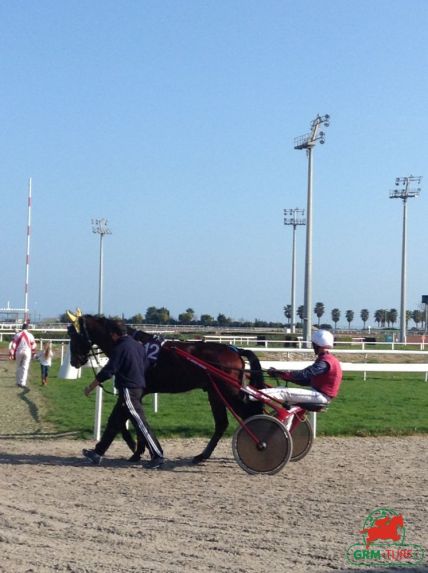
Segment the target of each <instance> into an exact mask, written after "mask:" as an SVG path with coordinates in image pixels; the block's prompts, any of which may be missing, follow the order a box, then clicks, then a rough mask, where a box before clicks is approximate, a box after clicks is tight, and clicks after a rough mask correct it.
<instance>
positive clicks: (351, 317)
mask: <svg viewBox="0 0 428 573" xmlns="http://www.w3.org/2000/svg"><path fill="white" fill-rule="evenodd" d="M345 316H346V320H347V322H348V324H349V330H351V322H352V321H353V320H354V311H353V310H347V311H346V314H345Z"/></svg>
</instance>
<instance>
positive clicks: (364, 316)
mask: <svg viewBox="0 0 428 573" xmlns="http://www.w3.org/2000/svg"><path fill="white" fill-rule="evenodd" d="M369 316H370V314H369V311H368V310H367V309H366V308H363V309H362V311H361V312H360V317H361V320H362V321H363V325H364V326H363V328H364V330H365V329H366V322H367V321H368V319H369Z"/></svg>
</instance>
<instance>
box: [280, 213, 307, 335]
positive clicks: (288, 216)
mask: <svg viewBox="0 0 428 573" xmlns="http://www.w3.org/2000/svg"><path fill="white" fill-rule="evenodd" d="M304 214H305V210H304V209H297V208H296V209H284V225H291V226H292V227H293V248H292V256H291V317H290V323H291V324H290V326H291V332H292V333H293V334H294V333H295V332H296V227H297V226H298V225H306V220H305V219H303V216H304Z"/></svg>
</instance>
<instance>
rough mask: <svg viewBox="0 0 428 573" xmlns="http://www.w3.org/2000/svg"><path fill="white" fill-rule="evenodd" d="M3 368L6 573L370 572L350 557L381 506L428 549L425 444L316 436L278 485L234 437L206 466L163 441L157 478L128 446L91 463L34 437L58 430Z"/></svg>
mask: <svg viewBox="0 0 428 573" xmlns="http://www.w3.org/2000/svg"><path fill="white" fill-rule="evenodd" d="M0 367H1V372H0V391H1V392H2V401H1V402H0V572H1V573H54V572H60V573H62V572H64V573H65V572H68V573H70V572H71V573H100V572H102V573H145V572H156V573H178V572H180V573H181V572H183V571H186V572H187V571H194V572H198V573H199V572H201V573H203V572H209V571H212V572H215V573H226V572H233V573H235V572H236V573H280V572H281V573H283V572H287V573H288V572H289V573H323V572H326V571H340V572H345V571H348V570H350V571H359V572H362V571H366V569H364V568H352V569H351V568H350V566H349V565H348V564H347V561H346V559H345V554H346V551H347V549H348V547H349V546H350V545H352V544H354V543H361V541H362V536H361V535H360V534H359V530H360V529H361V527H362V524H363V523H364V520H365V518H366V517H367V515H368V514H369V513H370V512H371V511H373V510H374V509H376V508H378V507H388V508H392V509H395V510H396V511H399V512H401V513H402V514H403V516H404V519H405V526H406V542H408V543H413V544H419V545H422V546H424V547H425V550H427V549H428V515H427V509H426V508H427V507H428V499H427V497H428V472H427V453H426V452H427V446H428V436H416V437H406V438H379V439H376V438H364V439H362V438H351V439H349V438H348V439H337V438H318V439H316V441H315V443H314V446H313V449H312V451H311V452H310V453H309V455H308V456H307V457H306V458H304V459H303V460H302V461H300V462H297V463H289V464H288V465H287V466H286V467H285V468H284V469H283V470H282V471H281V472H280V473H279V474H277V475H275V476H250V475H248V474H246V473H245V472H243V471H242V470H241V469H240V467H239V466H238V465H237V464H236V462H235V461H234V459H233V456H232V451H231V444H230V440H228V439H227V440H224V441H223V442H222V443H221V445H220V446H219V448H218V449H217V450H216V451H215V455H214V456H213V459H212V460H210V461H209V462H207V463H205V464H203V465H201V466H194V465H192V464H191V463H190V460H191V457H192V456H193V455H194V454H196V453H199V452H200V451H201V450H202V448H203V445H204V444H205V440H169V441H165V442H163V446H164V449H165V454H166V456H167V458H168V461H167V463H166V464H165V467H164V469H162V470H152V471H150V470H145V469H143V468H142V467H141V466H136V465H129V464H128V463H127V462H126V460H125V456H126V455H127V450H126V447H125V445H124V444H122V443H121V442H120V441H119V442H116V443H115V444H114V446H113V447H112V448H111V450H110V451H109V456H108V458H106V459H105V463H104V465H103V466H102V467H94V466H92V465H88V464H86V463H85V462H84V461H83V460H82V457H81V454H80V452H81V449H82V447H88V446H89V447H90V445H91V444H88V443H85V442H79V441H75V440H65V439H55V440H52V439H43V440H41V439H27V437H28V436H37V435H39V436H40V435H48V434H49V430H50V429H49V428H47V427H46V426H45V425H44V424H43V404H42V403H38V402H37V400H36V398H37V396H36V394H37V393H36V392H31V389H30V390H26V391H22V390H19V389H17V388H16V387H15V386H14V382H13V378H11V376H10V372H6V370H10V365H7V364H5V363H2V364H0ZM6 374H7V376H6ZM34 383H36V380H35V381H34ZM17 421H18V426H19V428H18V427H17ZM14 423H15V432H11V431H10V430H11V428H13V425H14ZM6 428H7V430H8V431H7V432H6ZM12 435H13V436H14V439H12ZM18 436H20V437H19V439H18ZM1 438H2V439H1ZM373 570H375V569H371V571H373ZM397 570H398V571H401V572H405V571H412V572H414V573H416V572H419V573H422V572H425V573H426V572H427V571H428V567H426V566H425V567H419V568H415V567H414V568H412V569H406V568H399V569H397ZM378 571H380V572H386V571H392V569H388V568H382V569H378Z"/></svg>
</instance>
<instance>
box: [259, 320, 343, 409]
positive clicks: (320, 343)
mask: <svg viewBox="0 0 428 573" xmlns="http://www.w3.org/2000/svg"><path fill="white" fill-rule="evenodd" d="M333 346H334V338H333V335H332V333H331V332H329V331H328V330H316V331H315V332H314V333H313V334H312V347H313V349H314V352H315V354H316V360H315V362H314V363H313V364H312V365H311V366H308V367H307V368H304V369H303V370H295V371H292V370H285V371H283V370H276V369H275V368H270V369H269V370H268V374H269V376H273V377H275V378H281V379H282V380H287V381H290V382H294V383H295V384H298V385H299V386H303V388H268V389H266V390H263V392H265V393H266V394H268V395H270V396H272V397H274V398H276V399H278V400H281V401H282V402H286V403H288V404H317V405H324V404H325V405H327V404H329V403H330V401H331V400H332V399H333V398H335V397H336V396H337V394H338V392H339V388H340V384H341V382H342V368H341V366H340V362H339V360H338V359H337V358H336V357H335V356H334V355H333V354H331V353H330V352H329V351H328V349H329V348H333Z"/></svg>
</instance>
